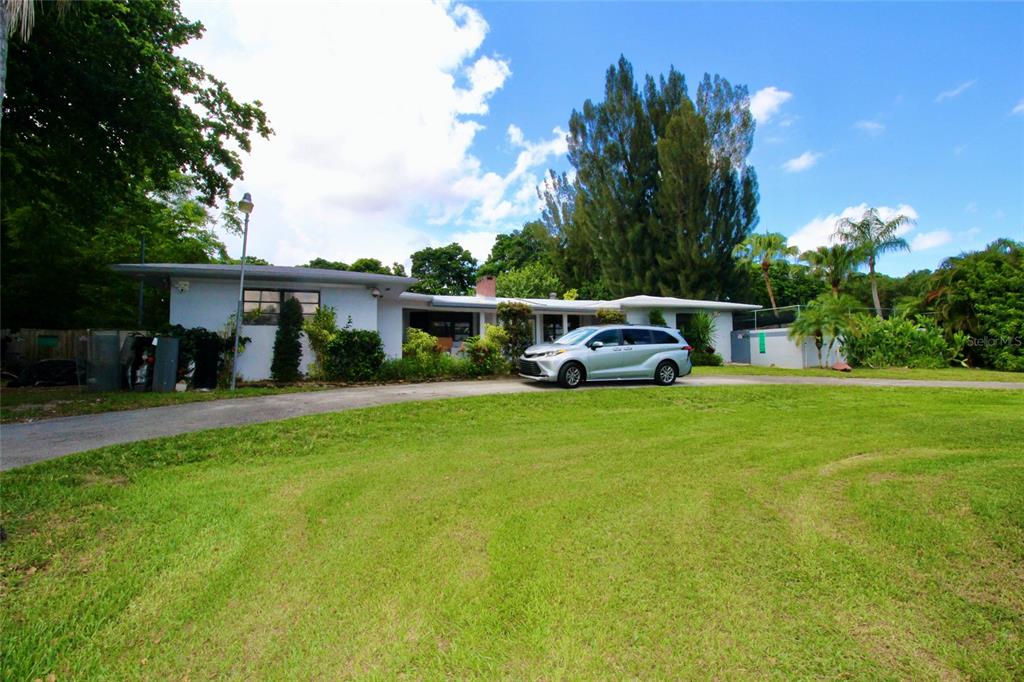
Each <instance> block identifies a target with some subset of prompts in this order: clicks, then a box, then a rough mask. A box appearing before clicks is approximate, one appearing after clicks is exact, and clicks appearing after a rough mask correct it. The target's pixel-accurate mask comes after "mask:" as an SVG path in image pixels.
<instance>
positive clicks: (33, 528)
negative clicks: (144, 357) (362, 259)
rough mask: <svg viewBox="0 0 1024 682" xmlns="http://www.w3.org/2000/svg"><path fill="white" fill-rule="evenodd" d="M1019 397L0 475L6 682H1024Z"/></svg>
mask: <svg viewBox="0 0 1024 682" xmlns="http://www.w3.org/2000/svg"><path fill="white" fill-rule="evenodd" d="M1022 437H1024V395H1022V394H1021V393H1020V392H1016V391H984V390H932V389H907V388H868V387H858V386H843V387H818V386H750V387H717V388H694V387H677V388H674V389H659V388H654V387H651V388H647V387H645V388H629V389H620V388H608V389H602V390H592V391H577V392H567V391H557V392H556V391H549V392H543V393H538V394H523V395H513V396H491V397H482V398H472V399H461V400H449V401H436V402H425V403H406V404H402V405H391V406H386V407H381V408H372V409H367V410H360V411H353V412H347V413H341V414H336V415H324V416H317V417H306V418H301V419H296V420H291V421H286V422H278V423H271V424H264V425H258V426H251V427H245V428H237V429H225V430H220V431H215V432H205V433H199V434H193V435H189V436H183V437H178V438H173V439H164V440H160V441H154V442H149V443H142V444H136V445H132V446H119V447H113V448H107V449H104V450H100V451H94V452H91V453H83V454H81V455H76V456H73V457H68V458H65V459H62V460H57V461H52V462H45V463H42V464H39V465H34V466H31V467H27V468H25V469H21V470H15V471H12V472H7V473H5V474H3V475H2V476H0V490H2V500H3V517H4V524H5V528H6V529H7V532H8V534H9V538H8V540H7V541H6V542H5V543H4V544H3V545H2V546H0V547H2V550H0V551H2V557H3V561H2V566H3V583H2V585H3V596H2V600H3V605H4V607H3V610H2V613H3V615H2V618H3V622H2V631H3V640H4V643H3V648H2V655H3V660H2V668H3V674H4V676H5V678H6V679H12V680H14V679H17V680H21V679H32V678H36V677H43V678H45V677H46V676H47V675H48V674H50V673H53V674H55V675H56V677H57V679H66V678H73V679H125V678H128V679H131V678H146V679H194V680H195V679H210V678H234V679H311V678H312V679H337V678H343V677H376V678H392V677H412V678H440V677H454V678H465V677H478V678H480V677H485V678H494V677H500V678H509V679H538V678H547V679H550V678H571V679H586V678H603V679H610V678H611V679H617V678H655V677H668V678H690V677H699V678H724V679H737V678H747V679H749V678H761V677H774V678H777V679H793V678H811V677H815V678H820V677H825V678H835V677H855V678H885V679H891V678H908V679H911V678H955V677H958V676H968V677H974V678H981V679H1021V677H1022V676H1024V444H1022V443H1024V438H1022Z"/></svg>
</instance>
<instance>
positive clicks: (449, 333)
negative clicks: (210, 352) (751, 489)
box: [113, 263, 760, 381]
mask: <svg viewBox="0 0 1024 682" xmlns="http://www.w3.org/2000/svg"><path fill="white" fill-rule="evenodd" d="M113 268H114V270H115V271H117V272H120V273H123V274H125V275H128V276H131V277H135V278H139V279H143V280H145V281H147V282H149V283H152V284H156V285H159V286H165V287H168V288H169V290H170V320H169V321H170V323H171V324H180V325H181V326H183V327H204V328H206V329H209V330H214V331H216V330H221V329H224V328H225V327H227V326H228V325H229V324H230V319H231V316H232V315H233V314H234V313H235V309H236V306H237V304H238V288H239V275H240V270H241V266H238V265H212V264H178V263H144V264H128V263H126V264H121V265H115V266H113ZM416 282H417V280H416V279H415V278H412V277H397V276H393V275H377V274H373V273H364V272H346V271H340V270H320V269H316V268H300V267H281V266H268V265H248V266H246V268H245V290H244V295H243V299H244V304H243V320H244V322H243V324H242V335H243V336H247V337H249V338H250V339H251V341H250V343H249V345H248V346H247V347H246V349H245V352H244V353H242V354H241V355H240V357H239V359H238V372H239V374H240V375H241V376H242V377H244V378H245V379H247V380H251V381H256V380H261V379H267V378H269V377H270V362H271V358H272V355H273V348H274V334H275V332H276V330H277V315H278V313H279V312H280V306H281V303H282V302H283V301H284V300H285V299H286V298H296V299H298V301H299V303H301V304H302V308H303V313H304V314H305V315H307V316H309V315H312V314H313V313H314V312H315V311H316V310H317V308H318V307H321V306H330V307H332V308H334V310H335V311H336V313H337V320H338V326H344V325H346V324H348V323H349V322H351V325H352V327H354V328H356V329H369V330H374V331H377V332H378V333H379V334H380V336H381V340H382V341H383V343H384V352H385V354H386V355H387V356H388V357H401V354H402V342H403V340H404V338H405V335H406V332H407V330H408V329H409V328H416V329H422V330H424V331H427V332H429V333H430V334H433V335H434V336H437V337H439V338H444V339H450V340H451V342H452V344H453V347H455V348H456V349H457V348H458V346H459V345H460V344H461V342H463V341H464V340H465V339H467V338H469V337H470V336H475V335H478V334H480V333H481V332H482V331H483V329H484V325H485V324H497V307H498V304H499V303H501V302H503V301H518V302H521V303H525V304H526V305H528V306H529V307H530V308H531V309H532V310H533V324H532V327H533V335H534V341H535V342H537V343H540V342H542V341H551V340H554V339H556V338H558V337H559V336H561V335H562V334H564V333H566V332H568V331H571V330H573V329H576V328H578V327H582V326H586V325H590V324H596V323H597V311H598V310H599V309H613V310H621V311H622V312H623V313H624V314H625V316H626V320H627V322H630V323H634V324H647V323H648V320H649V316H650V314H651V312H652V311H655V310H657V311H660V312H661V314H662V315H663V316H664V317H665V320H666V322H667V323H668V324H669V325H670V326H672V327H676V328H680V327H684V328H685V327H686V322H687V319H688V317H689V316H691V315H693V314H694V313H696V312H698V311H706V312H708V313H709V314H711V315H713V316H714V318H715V344H714V345H715V348H716V350H717V352H718V353H720V354H721V355H722V357H723V359H724V360H725V361H726V362H729V361H731V359H732V355H731V347H730V346H731V342H730V335H731V333H732V330H733V314H734V313H743V312H749V311H751V310H755V309H757V308H759V307H760V306H756V305H747V304H743V303H731V302H723V301H699V300H690V299H682V298H672V297H664V296H630V297H627V298H620V299H615V300H609V301H593V300H586V301H582V300H577V301H565V300H561V299H556V298H540V299H534V298H522V299H520V298H514V299H513V298H499V297H498V296H496V295H495V280H494V278H493V277H484V278H481V279H480V281H479V282H477V286H476V292H475V294H474V295H472V296H435V295H430V294H418V293H413V292H410V291H409V288H410V287H412V286H413V285H414V284H416ZM302 344H303V346H302V350H303V352H302V365H301V366H300V369H301V370H302V371H303V372H305V371H306V368H307V367H308V364H309V362H310V361H311V360H312V359H313V358H312V351H311V349H310V348H309V345H308V343H307V342H306V339H305V335H303V340H302Z"/></svg>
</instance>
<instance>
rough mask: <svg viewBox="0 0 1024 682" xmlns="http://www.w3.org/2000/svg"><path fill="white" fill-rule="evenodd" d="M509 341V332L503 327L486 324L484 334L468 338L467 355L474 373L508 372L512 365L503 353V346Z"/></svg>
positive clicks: (482, 374) (479, 374) (481, 374)
mask: <svg viewBox="0 0 1024 682" xmlns="http://www.w3.org/2000/svg"><path fill="white" fill-rule="evenodd" d="M507 343H508V334H507V333H506V332H505V330H504V329H502V328H501V327H496V326H494V325H490V324H488V325H485V327H484V335H483V336H482V337H481V336H473V337H471V338H469V339H466V344H465V349H466V355H467V357H468V358H469V361H470V363H472V366H473V371H474V374H476V375H478V376H484V375H490V374H506V373H508V371H509V369H510V367H509V362H508V360H506V359H505V357H504V355H503V350H502V349H503V347H504V346H505V345H506V344H507Z"/></svg>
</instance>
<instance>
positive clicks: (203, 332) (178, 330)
mask: <svg viewBox="0 0 1024 682" xmlns="http://www.w3.org/2000/svg"><path fill="white" fill-rule="evenodd" d="M161 333H162V334H166V335H168V336H173V337H175V338H176V339H178V378H179V379H185V380H187V381H188V382H189V384H190V385H191V381H192V372H193V371H194V370H195V361H196V356H197V355H198V354H200V352H201V349H202V348H203V347H204V346H207V345H210V346H212V347H214V348H216V349H217V370H218V372H219V371H220V369H221V368H222V367H223V366H224V364H225V363H226V361H227V356H228V355H229V354H230V353H232V352H234V343H235V339H234V336H231V337H229V338H225V337H224V336H223V335H221V334H220V333H218V332H215V331H210V330H208V329H206V328H204V327H191V328H186V327H184V326H182V325H180V324H176V325H171V326H167V327H164V328H163V329H162V330H161ZM251 340H252V339H250V338H249V337H248V336H243V337H241V338H239V339H238V346H239V349H240V350H241V349H244V348H245V346H246V344H248V343H249V342H250V341H251Z"/></svg>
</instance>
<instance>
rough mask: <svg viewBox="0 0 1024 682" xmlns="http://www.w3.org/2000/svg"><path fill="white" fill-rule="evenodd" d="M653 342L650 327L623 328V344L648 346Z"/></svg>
mask: <svg viewBox="0 0 1024 682" xmlns="http://www.w3.org/2000/svg"><path fill="white" fill-rule="evenodd" d="M650 343H651V330H650V329H623V330H622V344H623V345H624V346H641V345H643V346H648V345H650Z"/></svg>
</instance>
